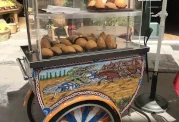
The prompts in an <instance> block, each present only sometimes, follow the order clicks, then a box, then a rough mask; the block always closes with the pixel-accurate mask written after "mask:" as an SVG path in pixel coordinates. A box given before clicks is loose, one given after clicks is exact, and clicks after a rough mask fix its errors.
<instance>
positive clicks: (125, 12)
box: [28, 0, 143, 60]
mask: <svg viewBox="0 0 179 122" xmlns="http://www.w3.org/2000/svg"><path fill="white" fill-rule="evenodd" d="M94 1H95V2H96V3H97V1H96V0H91V1H88V0H67V1H64V0H58V1H57V0H43V1H42V0H36V1H35V0H29V1H28V11H29V13H28V14H29V28H30V40H31V41H32V42H35V43H33V48H34V49H33V51H35V53H36V54H37V56H38V58H39V60H44V59H45V60H47V59H54V58H61V57H64V56H67V55H68V56H75V55H76V56H78V55H90V54H93V53H94V54H97V53H104V52H113V51H115V52H116V51H120V50H127V49H135V48H140V47H141V46H140V45H139V43H138V42H140V34H141V24H142V23H141V22H142V21H141V19H142V9H143V2H138V1H137V0H121V1H122V2H123V3H122V4H121V3H119V5H118V6H117V5H116V4H117V3H114V2H112V1H110V0H109V1H106V0H99V2H102V3H100V5H104V6H103V7H104V8H95V5H94V6H91V5H90V4H91V3H90V2H94ZM107 3H113V4H112V5H113V6H112V7H113V8H109V7H111V6H108V4H107ZM109 5H111V4H109ZM134 36H135V42H136V40H138V41H137V43H134V42H133V40H134V38H133V37H134ZM136 37H137V38H136ZM57 47H58V48H57Z"/></svg>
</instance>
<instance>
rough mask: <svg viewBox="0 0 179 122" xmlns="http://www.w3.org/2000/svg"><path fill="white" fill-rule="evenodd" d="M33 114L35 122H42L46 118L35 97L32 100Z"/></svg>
mask: <svg viewBox="0 0 179 122" xmlns="http://www.w3.org/2000/svg"><path fill="white" fill-rule="evenodd" d="M31 114H32V117H33V119H34V121H35V122H42V121H43V120H44V118H45V115H44V114H43V112H42V110H41V108H40V106H39V104H38V102H37V100H36V99H35V97H34V98H33V100H32V105H31Z"/></svg>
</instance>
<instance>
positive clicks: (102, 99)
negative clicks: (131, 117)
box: [43, 95, 121, 122]
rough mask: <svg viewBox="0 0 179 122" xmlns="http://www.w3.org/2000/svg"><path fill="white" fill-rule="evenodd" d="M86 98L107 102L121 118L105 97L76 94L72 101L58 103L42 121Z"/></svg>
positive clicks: (117, 110)
mask: <svg viewBox="0 0 179 122" xmlns="http://www.w3.org/2000/svg"><path fill="white" fill-rule="evenodd" d="M87 100H96V101H102V102H104V103H106V104H108V105H109V106H110V107H111V108H112V109H114V110H116V112H117V113H118V115H119V117H120V119H121V116H120V113H119V109H118V108H117V107H116V105H115V104H114V103H113V102H111V101H110V100H107V99H104V98H101V97H99V96H95V95H91V96H88V97H86V96H78V97H76V98H75V99H74V100H72V101H67V102H65V103H63V104H62V105H60V107H59V108H57V109H56V110H54V111H52V112H51V113H50V114H49V115H48V116H47V117H46V118H45V119H44V121H43V122H49V121H50V120H51V119H52V118H53V117H54V116H55V115H56V114H57V113H59V112H60V111H61V110H63V109H64V108H66V107H68V106H70V105H72V104H75V103H77V102H82V101H87Z"/></svg>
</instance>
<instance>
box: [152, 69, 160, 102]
mask: <svg viewBox="0 0 179 122" xmlns="http://www.w3.org/2000/svg"><path fill="white" fill-rule="evenodd" d="M157 81H158V72H157V71H154V72H153V75H152V85H151V90H150V91H151V92H150V99H151V100H155V95H156V89H157Z"/></svg>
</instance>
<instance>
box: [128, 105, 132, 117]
mask: <svg viewBox="0 0 179 122" xmlns="http://www.w3.org/2000/svg"><path fill="white" fill-rule="evenodd" d="M128 115H129V116H131V107H129V108H128Z"/></svg>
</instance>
